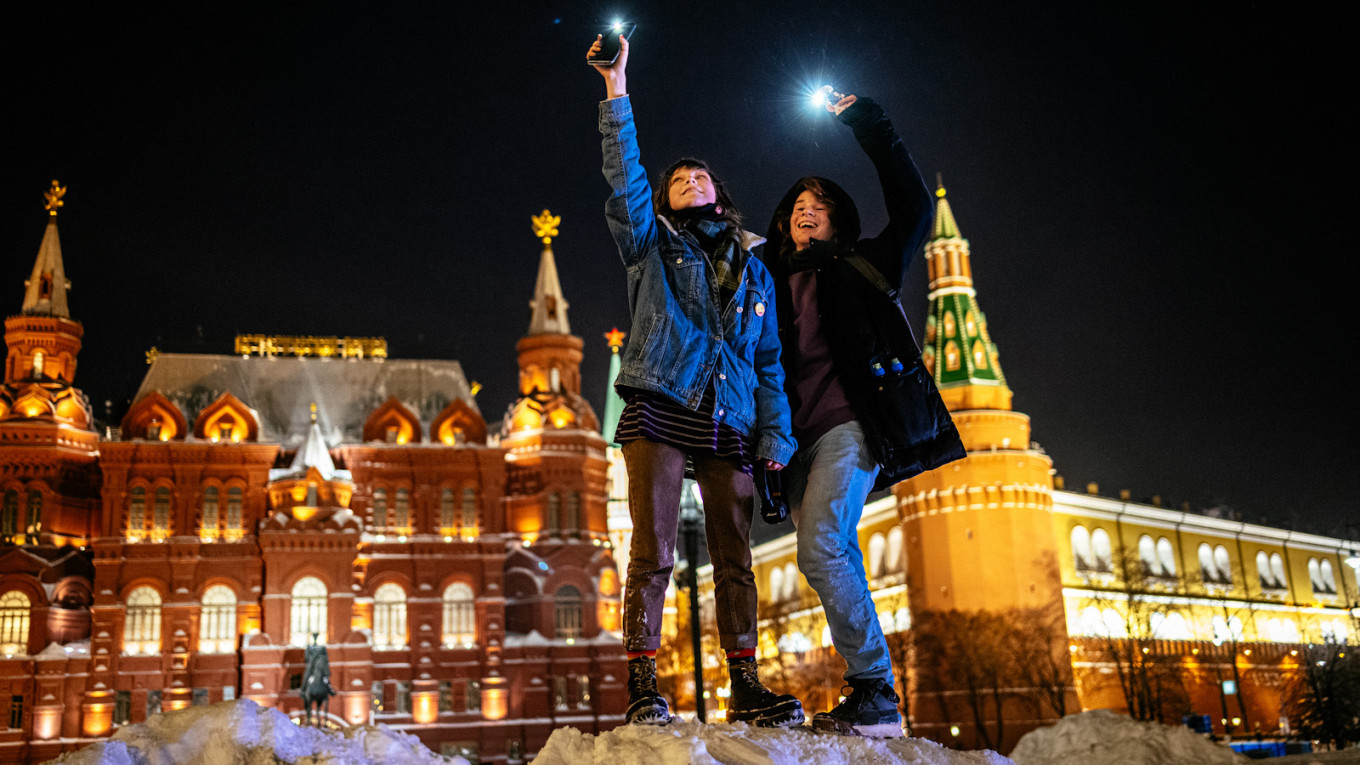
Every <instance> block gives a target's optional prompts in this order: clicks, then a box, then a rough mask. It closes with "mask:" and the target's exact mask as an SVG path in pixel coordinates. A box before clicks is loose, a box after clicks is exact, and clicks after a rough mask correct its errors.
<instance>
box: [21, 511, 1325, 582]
mask: <svg viewBox="0 0 1360 765" xmlns="http://www.w3.org/2000/svg"><path fill="white" fill-rule="evenodd" d="M29 518H30V519H31V518H32V516H31V515H30V516H29ZM29 523H32V520H30V521H29ZM1318 575H1319V578H1320V579H1321V580H1322V592H1323V594H1326V595H1335V594H1336V575H1335V574H1333V573H1332V562H1331V561H1329V560H1326V559H1324V560H1323V561H1322V562H1321V563H1319V564H1318Z"/></svg>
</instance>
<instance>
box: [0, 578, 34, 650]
mask: <svg viewBox="0 0 1360 765" xmlns="http://www.w3.org/2000/svg"><path fill="white" fill-rule="evenodd" d="M32 607H33V603H32V601H30V600H29V599H28V596H27V595H25V594H23V593H22V592H19V591H18V590H10V591H9V592H7V593H5V594H4V595H0V653H4V654H24V653H28V625H29V611H30V609H31V608H32Z"/></svg>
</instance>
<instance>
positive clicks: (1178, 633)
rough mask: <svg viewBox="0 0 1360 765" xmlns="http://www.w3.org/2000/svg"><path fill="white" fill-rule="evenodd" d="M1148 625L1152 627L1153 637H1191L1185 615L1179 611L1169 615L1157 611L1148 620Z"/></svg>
mask: <svg viewBox="0 0 1360 765" xmlns="http://www.w3.org/2000/svg"><path fill="white" fill-rule="evenodd" d="M1148 626H1150V627H1151V628H1152V637H1154V638H1157V639H1158V640H1189V639H1190V637H1191V636H1190V627H1189V625H1188V624H1186V622H1185V617H1184V616H1182V615H1181V614H1178V613H1172V614H1171V615H1169V616H1168V615H1167V614H1164V613H1162V612H1161V611H1155V612H1153V614H1152V617H1151V618H1150V619H1149V620H1148Z"/></svg>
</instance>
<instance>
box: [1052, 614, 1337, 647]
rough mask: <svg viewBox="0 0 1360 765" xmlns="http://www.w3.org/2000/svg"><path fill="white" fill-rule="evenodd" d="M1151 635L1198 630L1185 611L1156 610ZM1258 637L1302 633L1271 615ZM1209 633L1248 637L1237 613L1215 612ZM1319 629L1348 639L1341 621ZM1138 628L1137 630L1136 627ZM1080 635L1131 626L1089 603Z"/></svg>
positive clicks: (1123, 631) (1286, 639)
mask: <svg viewBox="0 0 1360 765" xmlns="http://www.w3.org/2000/svg"><path fill="white" fill-rule="evenodd" d="M1147 626H1148V634H1147V635H1146V636H1145V637H1150V638H1154V639H1157V640H1195V639H1197V637H1196V635H1195V631H1194V629H1193V628H1192V626H1191V624H1190V622H1189V620H1187V619H1186V618H1185V616H1184V615H1183V614H1180V613H1176V612H1172V613H1169V614H1168V613H1164V612H1161V611H1156V612H1153V614H1152V615H1151V616H1150V617H1149V618H1148V625H1147ZM1259 626H1260V627H1261V634H1260V635H1258V636H1257V639H1259V640H1267V641H1270V642H1275V643H1299V642H1302V640H1303V636H1302V634H1301V633H1300V631H1299V626H1298V624H1297V623H1296V622H1295V621H1294V620H1293V619H1290V618H1288V617H1270V618H1269V619H1264V620H1262V621H1261V622H1260V625H1259ZM1209 628H1210V632H1211V633H1212V635H1213V638H1212V640H1213V641H1214V643H1229V642H1244V641H1245V640H1246V639H1247V638H1246V634H1245V631H1244V629H1243V626H1242V620H1241V619H1240V618H1238V617H1236V616H1233V617H1229V618H1224V617H1223V616H1221V615H1215V616H1214V617H1213V618H1212V619H1210V624H1209ZM1318 629H1319V631H1320V634H1321V636H1322V639H1323V640H1329V639H1334V640H1345V639H1346V637H1347V630H1346V626H1345V624H1344V623H1343V622H1341V621H1340V620H1329V621H1323V622H1319V625H1318ZM1135 631H1136V630H1135ZM1075 634H1077V635H1087V636H1091V637H1121V638H1122V637H1128V636H1129V625H1128V624H1126V623H1125V620H1124V617H1122V616H1120V614H1119V612H1118V611H1116V610H1114V609H1113V608H1105V609H1101V608H1098V607H1096V606H1087V607H1086V608H1085V609H1083V610H1082V612H1081V617H1080V618H1079V620H1078V625H1077V631H1076V633H1075Z"/></svg>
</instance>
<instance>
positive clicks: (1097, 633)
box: [1077, 606, 1105, 637]
mask: <svg viewBox="0 0 1360 765" xmlns="http://www.w3.org/2000/svg"><path fill="white" fill-rule="evenodd" d="M1077 629H1078V630H1079V633H1078V634H1081V635H1088V636H1091V637H1102V636H1104V635H1105V623H1104V622H1103V621H1101V619H1100V609H1099V608H1096V607H1095V606H1087V607H1086V608H1085V609H1084V610H1083V611H1082V612H1081V624H1080V626H1079V627H1078V628H1077Z"/></svg>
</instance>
